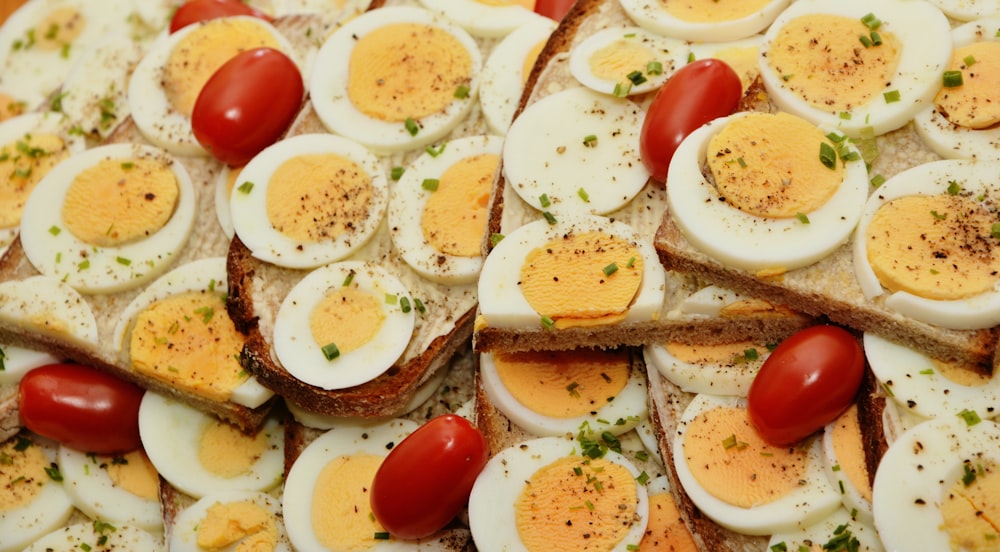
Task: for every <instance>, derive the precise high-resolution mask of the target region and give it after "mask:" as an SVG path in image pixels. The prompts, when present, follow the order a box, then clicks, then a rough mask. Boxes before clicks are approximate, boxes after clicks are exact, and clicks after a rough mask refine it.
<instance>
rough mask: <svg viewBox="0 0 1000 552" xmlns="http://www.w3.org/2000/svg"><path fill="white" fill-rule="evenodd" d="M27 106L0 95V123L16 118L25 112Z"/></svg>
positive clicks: (5, 95) (7, 96)
mask: <svg viewBox="0 0 1000 552" xmlns="http://www.w3.org/2000/svg"><path fill="white" fill-rule="evenodd" d="M27 107H28V106H27V105H26V104H25V103H24V102H22V101H18V100H16V99H14V98H13V97H11V96H9V95H7V94H4V93H0V122H3V121H6V120H7V119H10V118H12V117H17V116H18V115H21V114H23V113H24V112H25V110H26V109H27Z"/></svg>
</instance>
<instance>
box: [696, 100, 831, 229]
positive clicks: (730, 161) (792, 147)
mask: <svg viewBox="0 0 1000 552" xmlns="http://www.w3.org/2000/svg"><path fill="white" fill-rule="evenodd" d="M825 141H826V137H825V136H824V134H823V132H822V131H821V130H819V129H818V128H816V127H815V126H814V125H812V124H810V123H809V122H808V121H806V120H804V119H801V118H799V117H796V116H794V115H789V114H787V113H776V114H771V113H749V114H747V115H746V116H744V117H739V118H737V119H733V120H731V121H730V122H729V123H728V124H727V125H725V127H723V129H722V130H721V131H720V132H719V133H718V134H716V135H715V136H713V137H712V138H711V140H709V143H708V153H707V161H708V167H709V169H710V170H711V173H712V176H713V178H714V179H715V186H716V187H717V188H718V190H719V193H720V195H722V196H723V197H725V198H726V201H727V202H729V203H730V204H732V205H733V206H735V207H736V208H737V209H739V210H741V211H744V212H746V213H749V214H752V215H756V216H759V217H768V218H790V217H795V216H797V215H799V214H804V215H807V214H808V213H811V212H812V211H815V210H816V209H818V208H819V207H821V206H822V205H823V204H824V203H826V202H827V200H829V199H830V197H832V196H833V195H834V194H835V193H836V192H837V189H838V188H839V186H840V183H841V182H842V181H843V179H844V168H843V165H842V164H841V163H839V162H837V163H835V164H834V167H833V168H832V169H831V168H828V167H827V166H825V165H824V164H823V162H822V161H821V160H820V156H819V151H820V144H822V143H824V142H825Z"/></svg>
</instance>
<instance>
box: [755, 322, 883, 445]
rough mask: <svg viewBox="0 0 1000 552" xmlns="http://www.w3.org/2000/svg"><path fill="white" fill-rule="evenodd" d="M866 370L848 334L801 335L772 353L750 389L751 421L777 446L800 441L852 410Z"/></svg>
mask: <svg viewBox="0 0 1000 552" xmlns="http://www.w3.org/2000/svg"><path fill="white" fill-rule="evenodd" d="M864 370H865V353H864V350H863V349H862V348H861V344H860V343H858V340H857V338H855V337H854V336H853V335H851V334H850V333H849V332H848V331H847V330H845V329H843V328H840V327H838V326H828V325H819V326H811V327H809V328H806V329H804V330H800V331H798V332H796V333H795V334H792V336H791V337H789V338H787V339H785V340H784V341H782V342H781V344H779V345H778V347H777V348H775V349H774V351H772V352H771V354H770V356H768V358H767V360H765V361H764V365H763V366H761V369H760V372H758V373H757V377H756V378H754V380H753V383H752V384H751V385H750V391H749V394H748V395H747V409H748V411H749V414H750V421H751V423H753V425H754V427H756V428H757V431H758V433H760V435H761V437H762V438H763V439H764V440H765V441H767V442H769V443H771V444H773V445H779V446H782V445H790V444H793V443H795V442H797V441H800V440H801V439H804V438H805V437H808V436H809V435H811V434H812V433H813V432H815V431H817V430H819V429H821V428H822V427H823V426H825V425H827V424H828V423H830V422H832V421H833V420H835V419H836V418H837V416H840V415H841V414H842V413H843V412H844V410H846V409H847V408H848V407H849V406H850V405H851V403H852V402H853V401H854V397H855V395H856V394H857V392H858V387H859V386H860V385H861V378H862V376H863V374H864Z"/></svg>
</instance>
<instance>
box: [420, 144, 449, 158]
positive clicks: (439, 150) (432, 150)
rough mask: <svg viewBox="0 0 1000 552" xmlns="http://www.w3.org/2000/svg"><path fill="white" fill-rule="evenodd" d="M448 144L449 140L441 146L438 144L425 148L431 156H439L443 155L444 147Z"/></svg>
mask: <svg viewBox="0 0 1000 552" xmlns="http://www.w3.org/2000/svg"><path fill="white" fill-rule="evenodd" d="M447 145H448V142H445V143H443V144H441V145H440V146H438V147H436V148H435V147H432V146H427V147H426V148H424V150H425V151H426V152H427V153H429V154H430V156H431V157H437V156H439V155H441V154H442V153H444V148H445V146H447Z"/></svg>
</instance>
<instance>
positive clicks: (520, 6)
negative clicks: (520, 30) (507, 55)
mask: <svg viewBox="0 0 1000 552" xmlns="http://www.w3.org/2000/svg"><path fill="white" fill-rule="evenodd" d="M420 3H421V4H423V5H424V7H425V8H427V9H429V10H431V11H434V12H437V13H440V14H442V15H444V16H445V17H447V18H448V19H450V20H452V21H454V22H455V23H457V24H458V25H459V26H460V27H462V28H463V29H465V30H466V31H468V32H469V34H471V35H473V36H479V37H484V38H501V37H504V36H506V35H507V34H508V33H510V32H511V31H512V30H514V29H515V28H517V27H518V26H520V25H521V24H523V23H524V22H526V21H528V20H529V19H532V18H534V17H535V12H534V11H532V10H533V8H534V7H535V6H534V5H535V2H534V0H488V1H485V2H484V1H482V0H420Z"/></svg>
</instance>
